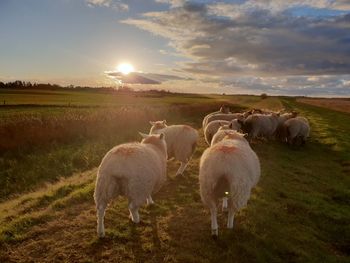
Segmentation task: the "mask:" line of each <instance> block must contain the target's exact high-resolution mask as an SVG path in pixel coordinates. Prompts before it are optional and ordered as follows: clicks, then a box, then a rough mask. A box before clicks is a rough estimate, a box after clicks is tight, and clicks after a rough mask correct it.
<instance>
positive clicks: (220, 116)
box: [206, 113, 246, 125]
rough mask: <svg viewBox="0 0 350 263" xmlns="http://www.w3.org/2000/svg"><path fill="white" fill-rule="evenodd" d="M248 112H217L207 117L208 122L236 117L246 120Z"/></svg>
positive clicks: (229, 119) (230, 119)
mask: <svg viewBox="0 0 350 263" xmlns="http://www.w3.org/2000/svg"><path fill="white" fill-rule="evenodd" d="M245 116H246V113H228V114H215V115H212V116H209V117H208V118H207V124H206V125H208V124H209V123H210V122H212V121H215V120H223V121H232V120H234V119H238V120H244V118H245Z"/></svg>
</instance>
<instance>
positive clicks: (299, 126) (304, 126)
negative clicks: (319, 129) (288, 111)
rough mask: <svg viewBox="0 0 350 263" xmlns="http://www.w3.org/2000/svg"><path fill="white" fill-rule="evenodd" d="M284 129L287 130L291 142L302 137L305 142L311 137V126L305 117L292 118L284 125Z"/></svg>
mask: <svg viewBox="0 0 350 263" xmlns="http://www.w3.org/2000/svg"><path fill="white" fill-rule="evenodd" d="M284 127H285V130H286V133H285V134H286V136H288V138H289V139H290V140H293V139H294V138H296V137H302V138H303V139H304V141H305V140H306V138H307V137H309V134H310V125H309V122H308V120H307V119H305V118H304V117H296V118H291V119H289V120H287V121H286V122H285V123H284Z"/></svg>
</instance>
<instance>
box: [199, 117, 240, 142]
mask: <svg viewBox="0 0 350 263" xmlns="http://www.w3.org/2000/svg"><path fill="white" fill-rule="evenodd" d="M224 125H225V126H227V129H232V130H239V129H240V128H241V125H240V124H239V123H238V121H237V120H233V121H231V122H229V121H223V120H216V121H212V122H210V123H208V125H207V126H206V127H205V129H204V138H205V141H206V142H207V144H208V145H210V143H211V139H212V138H213V136H214V134H215V133H216V132H217V131H218V129H219V128H220V127H221V126H224Z"/></svg>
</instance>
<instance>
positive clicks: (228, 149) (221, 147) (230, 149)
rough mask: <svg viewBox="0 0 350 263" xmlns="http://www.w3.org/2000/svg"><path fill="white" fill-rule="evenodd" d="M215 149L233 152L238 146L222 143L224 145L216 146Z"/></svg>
mask: <svg viewBox="0 0 350 263" xmlns="http://www.w3.org/2000/svg"><path fill="white" fill-rule="evenodd" d="M215 150H217V151H219V152H223V153H232V152H234V151H235V150H236V147H234V146H226V145H222V146H218V147H216V148H215Z"/></svg>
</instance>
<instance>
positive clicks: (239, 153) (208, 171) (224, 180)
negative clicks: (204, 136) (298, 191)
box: [199, 130, 260, 236]
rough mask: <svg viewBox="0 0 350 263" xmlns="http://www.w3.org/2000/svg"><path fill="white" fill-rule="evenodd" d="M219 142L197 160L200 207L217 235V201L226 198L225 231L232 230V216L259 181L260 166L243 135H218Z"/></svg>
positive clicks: (213, 233)
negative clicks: (220, 136) (221, 136)
mask: <svg viewBox="0 0 350 263" xmlns="http://www.w3.org/2000/svg"><path fill="white" fill-rule="evenodd" d="M222 132H225V133H226V136H225V137H224V138H223V140H222V141H219V142H217V143H216V144H214V145H212V146H211V147H209V148H207V149H206V150H205V151H204V153H203V155H202V157H201V160H200V167H199V183H200V194H201V198H202V201H203V203H204V204H205V205H206V206H208V207H209V209H210V213H211V231H212V235H213V236H217V235H218V224H217V201H218V199H219V198H221V197H227V203H228V221H227V227H228V228H233V220H234V214H235V213H236V212H237V211H238V210H239V209H241V208H242V207H243V206H245V205H246V204H247V201H248V199H249V197H250V193H251V190H252V188H253V187H254V186H255V185H256V184H257V182H258V180H259V177H260V162H259V159H258V157H257V155H256V154H255V152H254V151H253V150H252V149H251V148H250V146H249V143H248V142H247V141H246V139H245V138H244V135H243V134H240V133H238V132H236V131H231V130H226V131H222Z"/></svg>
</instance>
